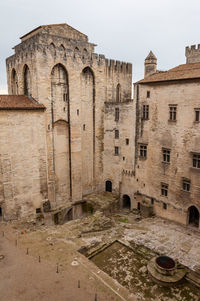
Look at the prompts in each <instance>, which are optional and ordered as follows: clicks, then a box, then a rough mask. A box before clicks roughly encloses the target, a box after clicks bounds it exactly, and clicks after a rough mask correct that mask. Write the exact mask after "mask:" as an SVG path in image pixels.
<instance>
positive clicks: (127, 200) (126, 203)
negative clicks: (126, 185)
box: [122, 194, 131, 210]
mask: <svg viewBox="0 0 200 301" xmlns="http://www.w3.org/2000/svg"><path fill="white" fill-rule="evenodd" d="M122 201H123V208H125V209H129V210H130V209H131V199H130V197H129V196H128V195H127V194H124V195H123V199H122Z"/></svg>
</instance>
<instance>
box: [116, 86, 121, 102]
mask: <svg viewBox="0 0 200 301" xmlns="http://www.w3.org/2000/svg"><path fill="white" fill-rule="evenodd" d="M120 101H121V85H120V84H118V85H117V88H116V102H120Z"/></svg>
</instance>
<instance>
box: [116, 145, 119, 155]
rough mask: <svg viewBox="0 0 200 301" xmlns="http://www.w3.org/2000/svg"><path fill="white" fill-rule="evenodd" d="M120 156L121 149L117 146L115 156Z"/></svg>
mask: <svg viewBox="0 0 200 301" xmlns="http://www.w3.org/2000/svg"><path fill="white" fill-rule="evenodd" d="M118 155H119V147H118V146H115V156H118Z"/></svg>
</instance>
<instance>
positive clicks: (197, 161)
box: [193, 154, 200, 168]
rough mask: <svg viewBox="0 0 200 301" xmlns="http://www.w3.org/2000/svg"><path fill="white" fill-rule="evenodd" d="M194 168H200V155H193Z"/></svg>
mask: <svg viewBox="0 0 200 301" xmlns="http://www.w3.org/2000/svg"><path fill="white" fill-rule="evenodd" d="M193 167H195V168H200V154H193Z"/></svg>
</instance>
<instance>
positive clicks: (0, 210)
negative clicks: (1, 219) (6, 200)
mask: <svg viewBox="0 0 200 301" xmlns="http://www.w3.org/2000/svg"><path fill="white" fill-rule="evenodd" d="M0 216H2V209H1V207H0Z"/></svg>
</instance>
